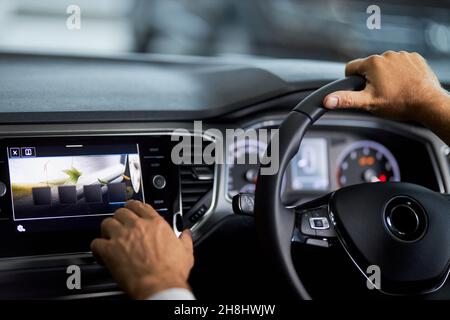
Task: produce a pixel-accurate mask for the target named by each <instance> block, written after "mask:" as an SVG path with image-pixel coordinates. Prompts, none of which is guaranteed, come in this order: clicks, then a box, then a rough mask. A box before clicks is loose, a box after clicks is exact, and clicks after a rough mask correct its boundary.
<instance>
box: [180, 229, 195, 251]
mask: <svg viewBox="0 0 450 320" xmlns="http://www.w3.org/2000/svg"><path fill="white" fill-rule="evenodd" d="M180 240H181V243H183V245H184V247H185V248H186V250H188V252H190V253H191V252H194V244H193V241H192V234H191V231H190V230H189V229H186V230H184V231H183V232H182V233H181V235H180Z"/></svg>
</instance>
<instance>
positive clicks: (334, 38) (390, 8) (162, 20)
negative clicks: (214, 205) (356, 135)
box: [0, 0, 450, 64]
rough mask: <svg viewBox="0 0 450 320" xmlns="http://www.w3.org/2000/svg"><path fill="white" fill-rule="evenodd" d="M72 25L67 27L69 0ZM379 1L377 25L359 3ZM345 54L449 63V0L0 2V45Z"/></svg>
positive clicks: (283, 54) (340, 57) (281, 54)
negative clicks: (414, 55) (75, 25)
mask: <svg viewBox="0 0 450 320" xmlns="http://www.w3.org/2000/svg"><path fill="white" fill-rule="evenodd" d="M73 4H75V5H78V6H80V7H81V30H76V31H70V30H68V29H67V28H66V19H67V17H68V16H69V15H68V14H67V13H66V8H67V7H68V6H69V5H73ZM371 4H377V5H379V6H380V7H381V30H369V29H368V28H367V27H366V20H367V18H368V16H369V14H367V13H366V9H367V7H368V6H369V5H371ZM16 49H20V50H33V51H58V52H61V51H63V52H70V53H120V52H150V53H170V54H183V55H202V56H218V55H258V56H269V57H282V58H312V59H323V60H337V61H347V60H349V59H351V58H355V57H360V56H365V55H368V54H372V53H381V52H383V51H385V50H388V49H392V50H408V51H418V52H420V53H421V54H423V55H424V56H425V57H426V58H428V59H431V60H433V61H436V62H441V63H444V64H448V61H449V58H450V0H441V1H433V0H428V1H418V0H411V1H390V0H383V1H382V2H381V1H380V2H379V3H376V2H374V1H355V0H354V1H349V0H333V1H331V0H328V1H325V0H314V1H310V0H306V1H302V0H96V1H91V0H70V1H66V0H39V1H36V0H1V1H0V50H16Z"/></svg>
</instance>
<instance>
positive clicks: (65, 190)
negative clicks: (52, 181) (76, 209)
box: [58, 186, 77, 204]
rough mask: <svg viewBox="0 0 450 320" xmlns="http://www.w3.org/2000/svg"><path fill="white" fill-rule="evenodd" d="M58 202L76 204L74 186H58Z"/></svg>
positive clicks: (75, 189)
mask: <svg viewBox="0 0 450 320" xmlns="http://www.w3.org/2000/svg"><path fill="white" fill-rule="evenodd" d="M58 195H59V202H60V203H62V204H74V203H76V202H77V188H76V186H59V187H58Z"/></svg>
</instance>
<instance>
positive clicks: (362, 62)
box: [345, 59, 368, 77]
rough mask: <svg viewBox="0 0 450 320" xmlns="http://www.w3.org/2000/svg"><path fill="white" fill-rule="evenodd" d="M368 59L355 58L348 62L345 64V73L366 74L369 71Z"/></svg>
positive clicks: (348, 74)
mask: <svg viewBox="0 0 450 320" xmlns="http://www.w3.org/2000/svg"><path fill="white" fill-rule="evenodd" d="M367 67H368V66H367V59H355V60H352V61H350V62H349V63H347V65H346V66H345V75H346V76H347V77H348V76H352V75H361V76H363V75H365V73H366V71H367Z"/></svg>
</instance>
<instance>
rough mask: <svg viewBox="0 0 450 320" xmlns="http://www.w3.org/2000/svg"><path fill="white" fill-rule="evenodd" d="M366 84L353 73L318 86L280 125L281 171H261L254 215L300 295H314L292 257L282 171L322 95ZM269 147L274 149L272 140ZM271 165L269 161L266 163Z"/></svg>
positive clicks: (318, 111)
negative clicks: (266, 173)
mask: <svg viewBox="0 0 450 320" xmlns="http://www.w3.org/2000/svg"><path fill="white" fill-rule="evenodd" d="M365 84H366V80H365V78H363V77H361V76H350V77H347V78H344V79H341V80H337V81H335V82H332V83H330V84H328V85H326V86H324V87H322V88H320V89H318V90H317V91H315V92H313V93H312V94H310V95H309V96H308V97H306V98H305V99H304V100H303V101H302V102H300V103H299V104H298V105H297V106H296V107H295V108H294V110H293V111H291V112H290V113H289V115H288V116H287V118H286V119H285V120H284V121H283V122H282V124H281V125H280V128H279V130H278V132H277V134H276V135H277V137H276V138H277V139H278V140H276V139H272V141H278V142H279V169H278V171H277V172H276V173H275V174H273V175H261V169H260V172H259V175H258V183H257V186H256V192H255V219H256V226H257V228H258V233H259V236H260V240H261V242H262V244H263V247H264V249H265V250H268V252H269V253H270V254H271V255H272V258H273V259H274V261H275V262H276V263H278V264H279V268H280V270H281V272H282V273H283V274H284V275H286V277H287V280H288V283H289V284H290V285H291V287H292V290H293V292H294V293H296V294H297V296H298V297H299V298H301V299H305V300H309V299H311V296H310V295H309V293H308V291H307V290H306V289H305V287H304V285H303V283H302V281H301V279H300V278H299V276H298V275H297V272H296V270H295V267H294V264H293V260H292V257H291V238H292V232H293V230H294V224H295V213H294V212H293V211H289V210H288V209H286V208H285V206H284V205H283V203H282V201H281V197H280V194H281V189H282V180H283V175H284V172H285V170H286V168H287V166H288V165H289V163H290V161H291V159H292V158H293V157H294V156H295V154H297V152H298V150H299V147H300V144H301V142H302V140H303V137H304V135H305V133H306V131H307V130H308V128H309V127H310V126H311V125H312V124H313V123H314V122H315V121H317V120H318V119H319V118H320V117H321V116H322V115H323V114H324V113H325V112H326V109H325V108H324V107H323V105H322V102H323V99H324V98H325V97H326V96H327V95H328V94H330V93H332V92H335V91H339V90H350V91H358V90H362V89H363V88H364V87H365ZM271 143H272V142H271ZM268 150H271V146H270V144H269V147H268ZM266 156H267V153H266V155H265V157H266ZM263 163H269V162H267V161H263ZM269 165H270V163H269V164H268V165H267V166H269ZM262 167H264V165H262Z"/></svg>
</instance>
